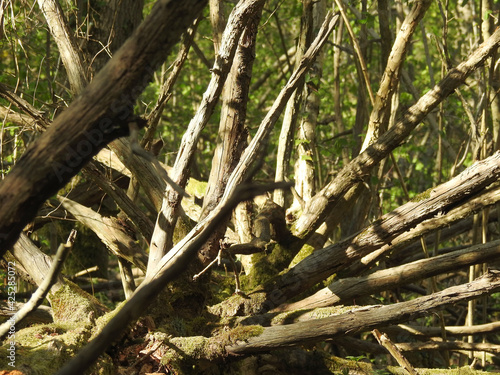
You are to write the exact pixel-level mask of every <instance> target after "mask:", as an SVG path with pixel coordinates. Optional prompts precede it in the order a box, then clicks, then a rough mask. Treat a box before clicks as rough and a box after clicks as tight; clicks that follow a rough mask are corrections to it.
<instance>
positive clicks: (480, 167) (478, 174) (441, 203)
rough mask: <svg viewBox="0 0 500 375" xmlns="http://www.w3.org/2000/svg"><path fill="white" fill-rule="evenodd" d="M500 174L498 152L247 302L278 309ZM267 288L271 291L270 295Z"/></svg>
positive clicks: (260, 308) (308, 261)
mask: <svg viewBox="0 0 500 375" xmlns="http://www.w3.org/2000/svg"><path fill="white" fill-rule="evenodd" d="M499 177H500V153H499V152H497V153H495V154H494V155H492V156H490V157H489V158H487V159H484V160H482V161H480V162H477V163H476V164H474V165H473V166H471V167H469V168H468V169H466V170H465V171H463V172H462V173H461V174H460V175H458V176H457V177H455V178H453V179H452V180H450V181H448V182H446V183H444V184H441V185H439V186H438V187H435V188H434V189H429V190H428V191H426V192H424V193H422V194H421V195H420V196H417V197H416V199H415V200H414V201H410V202H408V203H406V204H404V205H402V206H400V207H399V208H397V209H396V210H394V211H392V212H390V213H388V214H386V215H384V216H383V217H382V218H380V219H378V220H377V221H375V222H374V223H373V224H372V225H370V226H368V227H367V228H365V229H364V230H363V231H362V232H361V233H359V234H357V235H355V236H352V237H350V238H347V239H345V240H343V241H340V242H338V243H335V244H333V245H331V246H328V247H326V248H323V249H320V250H316V251H315V252H313V253H312V254H311V255H309V256H308V257H306V258H305V259H304V260H302V261H301V262H299V263H298V264H297V265H295V266H294V267H292V268H290V270H289V271H288V272H286V273H284V274H283V275H280V276H278V277H276V278H275V279H274V280H272V281H271V282H270V283H268V284H267V285H265V286H264V288H262V289H259V292H258V293H252V294H251V298H255V301H252V302H249V301H241V302H242V303H245V304H250V305H252V308H253V309H254V311H260V312H265V311H269V310H272V309H274V308H276V307H277V306H279V305H281V304H282V303H284V302H286V301H287V300H288V299H290V298H292V297H294V296H296V295H298V294H300V293H303V292H305V291H307V290H308V289H309V288H310V287H312V286H313V285H315V284H317V283H318V282H321V281H322V280H324V279H326V278H327V277H329V276H331V275H333V274H335V273H338V272H339V271H341V270H343V269H345V268H346V267H348V266H349V265H351V264H352V263H353V262H354V261H356V260H359V259H360V258H362V257H363V256H365V255H367V254H369V253H370V252H372V251H375V250H377V249H379V248H381V247H382V246H385V245H387V244H390V243H391V241H392V240H394V239H395V238H397V236H399V235H401V234H402V233H404V232H406V231H408V230H410V229H412V228H413V227H415V226H416V225H417V224H419V223H421V222H422V221H424V220H426V219H429V218H432V217H435V216H438V217H439V216H442V215H444V214H445V213H446V212H448V211H449V210H451V209H452V208H454V207H456V206H457V205H459V204H460V203H462V202H463V201H465V200H467V199H468V198H469V197H470V196H471V195H473V194H474V193H476V192H478V191H480V190H482V189H484V188H485V187H487V186H488V185H489V184H491V183H493V182H496V181H497V180H498V178H499ZM325 199H326V198H325ZM261 293H265V295H266V298H265V299H263V298H262V294H261ZM234 303H235V302H234V301H231V300H229V301H227V302H223V304H227V305H228V306H234ZM231 310H233V311H235V309H231ZM222 311H224V309H223V308H222Z"/></svg>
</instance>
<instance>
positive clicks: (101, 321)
mask: <svg viewBox="0 0 500 375" xmlns="http://www.w3.org/2000/svg"><path fill="white" fill-rule="evenodd" d="M125 303H127V301H122V302H120V303H119V304H118V305H117V306H116V308H115V309H114V310H113V311H110V312H108V313H107V314H104V315H102V316H100V317H99V318H98V319H96V321H95V324H94V326H93V328H92V337H91V338H90V339H91V340H92V339H94V338H95V337H96V336H97V335H98V334H99V333H100V332H101V331H102V329H103V328H104V327H105V326H106V324H108V323H109V321H110V320H111V319H113V317H114V316H115V315H116V314H117V313H118V311H120V309H121V308H122V307H123V306H124V305H125Z"/></svg>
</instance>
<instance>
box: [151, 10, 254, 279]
mask: <svg viewBox="0 0 500 375" xmlns="http://www.w3.org/2000/svg"><path fill="white" fill-rule="evenodd" d="M262 3H263V0H245V1H243V2H240V3H238V4H237V5H236V7H235V8H234V9H233V11H232V12H231V15H230V17H229V20H228V27H226V30H225V32H224V34H223V36H222V44H221V48H220V50H219V54H218V55H217V57H216V60H215V63H214V67H213V68H212V78H211V80H210V83H209V85H208V87H207V90H206V91H205V93H204V95H203V99H202V101H201V103H200V105H199V107H198V110H197V112H196V114H195V116H194V117H193V119H192V120H191V121H190V123H189V126H188V128H187V129H186V132H185V133H184V135H183V137H182V141H181V145H180V147H179V152H178V154H177V158H176V160H175V163H174V166H173V168H172V179H173V180H174V182H175V183H177V184H178V185H179V186H181V187H184V186H185V184H186V182H187V179H188V177H189V166H190V164H191V160H192V158H193V155H194V152H195V150H196V146H197V144H198V139H199V136H200V134H201V131H202V130H203V128H204V127H205V125H206V124H207V122H208V120H209V118H210V116H211V115H212V113H213V111H214V109H215V106H216V104H217V103H218V101H219V97H220V95H221V93H222V89H223V86H224V83H225V81H226V78H227V75H228V74H229V71H230V69H231V65H232V63H233V59H234V55H235V53H236V48H237V47H238V41H239V39H240V36H241V34H242V33H243V30H244V29H245V26H246V24H247V23H248V22H249V19H250V18H251V17H252V16H253V15H254V14H255V13H256V12H257V11H258V9H259V7H260V6H261V4H262ZM180 198H181V197H180V195H179V194H178V193H176V192H175V191H174V190H171V189H170V187H167V189H166V191H165V193H164V199H163V203H162V207H161V211H160V213H159V215H158V219H157V222H156V225H155V229H154V232H153V239H152V240H151V246H150V253H149V262H148V273H149V272H151V271H152V270H154V269H155V268H156V265H157V263H158V261H159V260H160V259H161V258H162V257H163V256H164V255H165V254H166V253H167V251H168V250H169V249H170V248H171V247H172V243H173V242H172V234H173V229H174V227H175V223H176V218H177V210H178V207H179V205H180V202H181V199H180Z"/></svg>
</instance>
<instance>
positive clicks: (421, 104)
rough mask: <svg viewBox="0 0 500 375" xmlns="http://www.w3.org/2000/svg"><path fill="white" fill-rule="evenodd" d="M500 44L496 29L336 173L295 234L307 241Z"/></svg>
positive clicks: (297, 225) (295, 229)
mask: <svg viewBox="0 0 500 375" xmlns="http://www.w3.org/2000/svg"><path fill="white" fill-rule="evenodd" d="M499 45H500V29H497V30H496V31H495V33H493V34H492V36H491V37H490V38H489V39H488V40H487V41H485V42H484V43H483V44H481V45H480V46H479V47H478V48H477V49H476V50H475V51H474V52H473V53H472V55H470V56H469V58H468V59H467V60H465V61H464V62H462V63H461V64H460V65H458V66H457V67H456V68H454V69H452V70H450V72H449V73H448V74H447V75H446V77H445V78H443V80H442V81H441V82H440V83H439V84H438V85H436V86H435V87H434V88H433V89H432V90H430V91H429V92H427V93H426V94H425V95H424V96H422V97H421V98H420V99H419V100H418V102H417V103H415V104H414V105H413V106H411V107H410V108H409V109H408V111H407V112H406V113H404V114H403V116H402V117H401V118H400V119H399V121H397V123H396V124H395V125H394V126H393V127H392V128H391V129H389V130H388V131H387V132H386V133H384V134H383V135H382V136H381V137H380V138H379V139H378V140H377V142H375V143H373V144H372V145H370V146H369V147H368V148H367V149H366V150H365V151H363V152H362V153H361V154H359V155H358V156H357V157H356V158H354V159H352V161H351V162H350V163H349V164H348V165H346V166H345V167H344V168H343V169H342V170H341V171H340V172H339V173H338V174H337V176H336V177H335V179H334V180H333V181H331V182H330V183H329V184H328V185H326V186H325V187H324V188H323V189H322V190H321V191H320V192H318V193H317V194H316V195H315V196H314V197H313V198H312V199H311V200H310V201H308V202H307V204H306V207H305V209H304V213H303V214H302V215H301V216H300V218H299V219H298V220H297V222H296V223H295V228H294V234H295V235H296V236H297V237H300V238H307V237H308V236H309V235H311V234H312V233H313V232H314V230H316V229H317V228H318V227H319V225H320V224H321V223H322V222H323V220H324V219H325V217H326V216H327V215H328V210H329V209H330V208H331V207H333V206H334V205H335V204H336V203H337V201H338V200H339V199H340V198H341V197H342V196H343V195H344V194H345V193H346V192H347V191H348V190H349V189H350V188H351V187H352V186H353V185H354V184H356V183H358V182H360V181H362V180H363V178H365V177H366V176H368V174H369V173H370V171H371V170H372V168H373V167H374V166H375V165H377V164H378V163H379V162H380V161H381V160H382V159H383V158H384V157H386V156H387V155H388V154H389V152H391V151H392V150H394V149H395V148H396V147H398V146H399V145H401V143H402V142H403V141H404V140H405V139H406V137H408V135H409V134H410V133H411V132H412V131H413V129H415V127H416V126H417V125H418V124H419V123H420V122H421V121H422V120H423V119H424V118H425V116H426V115H427V114H428V113H429V112H431V111H432V110H433V109H434V108H436V106H437V105H438V104H439V103H441V102H442V101H443V100H444V99H446V98H447V97H448V96H449V95H451V94H452V93H453V92H454V90H455V89H456V88H457V87H459V86H460V85H462V84H463V83H464V82H465V80H466V78H467V77H468V76H469V75H470V74H471V73H472V72H473V71H475V70H476V69H477V68H478V67H480V66H482V65H483V63H484V62H485V60H486V59H487V58H488V57H490V56H491V54H492V53H494V51H495V50H496V49H497V48H498V46H499Z"/></svg>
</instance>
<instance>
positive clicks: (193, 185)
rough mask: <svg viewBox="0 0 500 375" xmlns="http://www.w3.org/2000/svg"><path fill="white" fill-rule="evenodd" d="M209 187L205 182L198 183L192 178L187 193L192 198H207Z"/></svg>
mask: <svg viewBox="0 0 500 375" xmlns="http://www.w3.org/2000/svg"><path fill="white" fill-rule="evenodd" d="M207 186H208V183H206V182H204V181H198V180H195V179H194V178H190V179H189V182H188V184H187V186H186V192H187V193H188V194H189V195H191V196H194V197H196V198H199V199H201V198H203V197H204V196H205V193H206V191H207Z"/></svg>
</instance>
